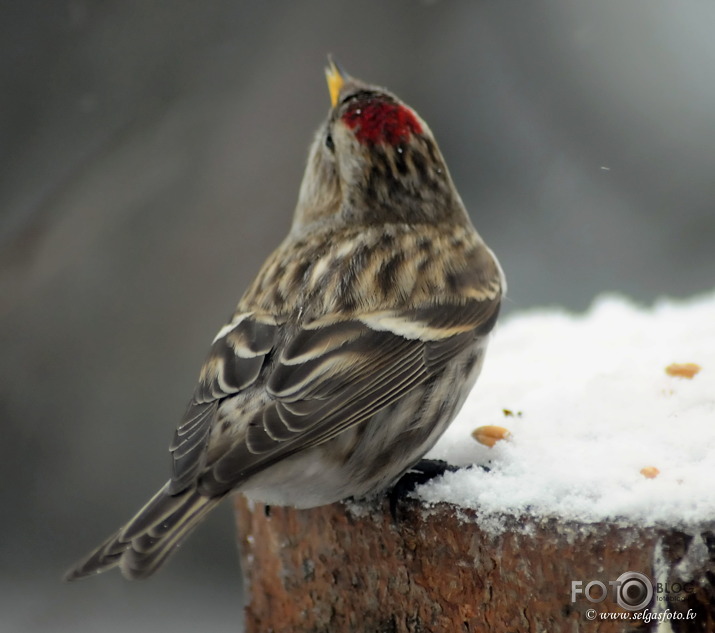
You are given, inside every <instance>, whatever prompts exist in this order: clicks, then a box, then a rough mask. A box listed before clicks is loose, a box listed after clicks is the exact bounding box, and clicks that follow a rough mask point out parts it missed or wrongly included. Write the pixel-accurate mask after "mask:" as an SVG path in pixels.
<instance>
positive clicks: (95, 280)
mask: <svg viewBox="0 0 715 633" xmlns="http://www.w3.org/2000/svg"><path fill="white" fill-rule="evenodd" d="M714 26H715V4H714V3H712V2H711V1H710V0H703V1H702V2H696V1H694V0H688V1H683V2H677V3H676V2H672V0H663V1H659V0H631V1H629V2H623V1H622V0H598V2H594V1H593V0H584V1H581V2H579V1H576V0H552V1H549V2H539V1H535V0H524V1H519V2H509V1H506V0H505V1H503V2H476V1H470V2H467V1H464V2H457V1H451V0H441V1H439V2H417V1H416V0H401V1H387V2H385V1H379V2H378V1H372V2H347V1H344V0H339V1H334V2H309V3H297V2H289V1H282V2H278V1H276V2H263V3H260V2H241V1H238V0H204V1H202V2H198V1H188V0H164V1H161V0H157V1H155V2H141V1H139V0H122V1H116V0H104V1H102V2H100V1H98V0H97V1H94V0H91V1H90V0H87V1H82V0H75V1H70V2H68V1H60V0H29V1H14V2H13V1H10V0H2V1H1V2H0V73H1V75H0V88H1V90H0V349H1V350H2V352H1V354H0V415H1V416H2V418H1V419H2V429H3V433H2V438H1V441H0V476H1V480H0V481H1V482H2V483H1V484H0V485H1V486H2V488H1V490H2V522H1V525H2V532H1V533H0V557H1V558H0V628H2V630H3V631H33V632H34V631H80V632H83V631H98V630H101V631H103V632H113V631H117V632H120V631H121V632H124V631H137V630H140V631H141V630H147V631H148V630H151V631H152V632H154V633H160V632H162V631H169V630H172V631H193V630H196V629H197V627H199V626H201V627H202V629H203V630H210V631H212V632H229V631H238V630H240V621H241V610H240V607H241V581H240V573H239V568H238V562H237V554H236V550H235V535H234V531H233V526H232V519H231V510H230V507H229V504H226V505H225V507H223V508H222V509H221V511H219V512H216V513H215V515H214V516H212V517H211V518H210V520H209V521H208V522H207V524H206V525H205V526H204V527H203V528H202V529H201V530H199V531H198V532H197V533H196V534H195V536H194V537H193V538H192V539H191V540H190V541H189V542H188V543H187V544H186V545H185V547H183V549H182V551H181V552H180V553H179V554H178V555H177V556H176V557H175V558H174V559H173V560H172V562H171V564H170V565H169V566H168V567H167V568H166V569H165V570H162V572H161V573H160V574H159V575H158V576H156V577H155V578H153V579H151V580H150V581H147V582H145V583H133V584H130V583H127V582H124V581H123V580H121V578H119V576H118V574H117V573H113V574H108V575H105V576H102V577H98V578H94V579H91V580H87V581H85V582H82V583H81V584H72V585H64V584H62V583H60V581H59V578H60V575H61V573H62V571H63V570H64V568H65V567H67V566H68V565H69V564H70V563H71V562H73V560H74V559H75V558H77V557H78V556H80V555H81V554H83V553H85V551H86V550H88V549H89V548H91V547H93V546H94V545H96V544H97V543H98V541H99V540H100V539H102V538H104V537H105V536H107V535H108V534H109V533H110V532H112V531H113V530H114V529H115V528H116V527H118V526H119V524H120V522H122V521H124V520H126V519H127V518H128V517H129V516H130V514H131V513H132V512H133V511H134V510H136V509H137V508H138V507H139V506H140V505H141V504H142V503H143V502H144V501H145V499H146V498H147V497H148V496H149V495H150V494H151V493H153V491H154V489H155V488H156V487H158V486H159V485H160V484H161V483H162V482H163V481H164V480H165V478H166V476H167V473H168V464H169V458H168V455H167V452H166V450H167V448H166V447H167V445H168V442H169V440H170V437H171V433H172V430H173V426H174V424H175V423H176V422H177V421H178V418H179V416H180V415H181V413H182V411H183V408H184V405H185V403H186V401H187V399H188V397H189V396H190V394H191V392H192V390H193V386H194V380H195V379H196V377H197V374H198V369H199V366H200V363H201V361H202V360H203V356H204V354H205V352H206V350H207V348H208V345H209V343H210V341H211V340H212V338H213V336H214V334H215V332H216V331H217V329H218V328H219V327H220V326H221V325H222V323H223V321H224V319H225V318H226V317H227V316H228V315H229V314H230V312H231V311H232V309H233V307H234V305H235V303H236V301H237V299H238V298H239V296H240V294H241V293H242V291H243V289H244V288H245V286H246V285H247V284H248V282H249V281H250V279H251V278H252V276H253V275H254V274H255V273H256V271H257V269H258V267H259V265H260V263H261V262H262V260H263V259H264V257H265V256H266V255H267V254H268V252H269V251H270V250H271V249H272V248H273V247H274V246H276V245H277V244H278V242H279V241H280V240H281V239H282V237H283V235H284V233H285V232H286V230H287V227H288V224H289V222H290V217H291V213H292V209H293V205H294V201H295V198H296V194H297V190H298V186H299V183H300V179H301V175H302V171H303V162H304V158H305V155H306V149H307V146H308V143H309V141H310V139H311V136H312V133H313V130H314V129H315V128H316V126H317V125H318V123H319V122H320V120H321V119H322V118H323V116H324V115H325V113H326V112H327V109H328V106H329V101H328V94H327V90H326V87H325V80H324V77H323V67H324V64H325V56H326V53H328V52H333V53H334V54H335V55H336V56H337V58H338V59H339V60H340V61H341V62H342V63H343V64H344V65H345V67H346V68H347V69H348V70H349V71H350V72H351V73H352V74H354V75H355V76H358V77H361V78H363V79H366V80H369V81H371V82H375V83H379V84H382V85H386V86H388V87H389V88H391V89H392V90H393V91H395V92H396V93H397V94H399V95H400V96H401V97H403V98H404V99H405V100H406V101H407V102H408V103H409V104H411V105H412V106H414V107H415V108H416V109H417V110H418V111H419V112H420V113H421V114H422V116H423V117H424V118H425V119H426V120H427V121H428V122H429V124H430V126H431V127H432V129H433V130H434V132H435V134H436V136H437V139H438V141H439V142H440V144H441V147H442V150H443V153H444V154H445V156H446V158H447V162H448V164H449V166H450V168H451V170H452V173H453V176H454V179H455V181H456V183H457V186H458V188H459V190H460V192H461V194H462V197H463V198H464V200H465V202H466V204H467V207H468V208H469V210H470V212H471V214H472V217H473V219H474V222H475V225H476V226H477V228H478V230H479V231H480V232H481V233H482V235H483V236H484V237H485V239H486V240H487V241H488V243H489V244H490V245H491V246H492V248H493V249H494V250H495V251H496V253H497V254H498V255H499V257H500V259H501V261H502V263H503V265H504V268H505V270H506V272H507V275H508V278H509V284H510V301H509V304H508V306H507V310H508V311H515V310H522V309H527V308H529V307H532V306H537V305H559V306H565V307H567V308H570V309H574V310H583V309H585V308H586V307H587V306H588V305H589V303H590V301H591V300H592V298H593V297H594V296H595V295H597V294H598V293H600V292H602V291H620V292H623V293H626V294H628V295H630V296H632V297H633V298H635V299H636V300H638V301H640V302H644V303H649V302H652V301H653V300H655V299H656V298H657V297H660V296H662V295H670V296H675V297H686V296H689V295H691V294H693V293H697V292H702V291H705V290H708V289H711V288H713V286H715V248H714V247H713V242H714V238H715V213H714V209H713V201H714V200H715V177H714V173H715V169H714V168H715V158H714V156H715V80H714V79H715V63H714V62H715V39H713V37H712V33H713V27H714Z"/></svg>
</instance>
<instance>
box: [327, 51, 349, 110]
mask: <svg viewBox="0 0 715 633" xmlns="http://www.w3.org/2000/svg"><path fill="white" fill-rule="evenodd" d="M347 76H348V75H347V73H346V72H345V71H344V70H342V69H341V68H340V66H339V65H338V64H337V63H336V62H335V60H334V59H333V58H332V56H331V55H328V65H327V66H326V67H325V78H326V79H327V80H328V91H329V92H330V103H331V104H332V106H333V107H335V106H336V105H337V103H338V97H339V96H340V90H341V88H342V87H343V84H344V83H345V79H346V78H347Z"/></svg>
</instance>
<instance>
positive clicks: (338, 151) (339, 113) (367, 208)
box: [294, 59, 466, 227]
mask: <svg viewBox="0 0 715 633" xmlns="http://www.w3.org/2000/svg"><path fill="white" fill-rule="evenodd" d="M329 61H330V63H329V65H328V67H327V68H326V77H327V80H328V89H329V91H330V98H331V104H332V107H331V109H330V112H329V113H328V117H327V119H326V121H325V122H324V123H323V124H322V125H321V127H320V129H319V130H318V132H317V134H316V137H315V140H314V142H313V145H312V147H311V150H310V154H309V158H308V165H307V168H306V171H305V175H304V177H303V183H302V185H301V190H300V195H299V200H298V207H297V209H296V216H295V221H294V227H295V226H298V227H303V226H306V225H307V224H310V223H312V222H314V221H317V220H321V219H323V218H326V217H334V218H336V219H339V220H344V221H346V222H350V223H358V224H360V223H364V224H370V225H375V224H379V223H395V222H400V223H403V222H404V223H408V224H419V223H422V222H429V223H435V222H440V221H450V220H460V221H464V220H465V219H466V213H465V211H464V207H463V205H462V202H461V200H460V199H459V195H458V194H457V192H456V190H455V188H454V185H453V183H452V180H451V178H450V175H449V171H448V170H447V166H446V164H445V162H444V158H443V157H442V154H441V152H440V151H439V148H438V147H437V143H436V142H435V140H434V137H433V136H432V132H431V131H430V129H429V127H428V126H427V124H426V123H425V122H424V121H423V120H422V119H421V118H420V116H419V115H418V114H417V113H416V112H415V111H414V110H413V109H412V108H410V107H409V106H408V105H406V104H405V103H403V102H402V101H400V99H398V98H397V97H396V96H395V95H393V94H392V93H391V92H389V91H387V90H385V89H384V88H379V87H377V86H373V85H369V84H366V83H364V82H362V81H360V80H358V79H354V78H353V77H351V76H350V75H348V74H347V73H346V72H345V71H344V70H342V69H341V68H340V67H339V66H338V65H337V64H336V63H335V62H334V61H333V60H332V59H330V60H329Z"/></svg>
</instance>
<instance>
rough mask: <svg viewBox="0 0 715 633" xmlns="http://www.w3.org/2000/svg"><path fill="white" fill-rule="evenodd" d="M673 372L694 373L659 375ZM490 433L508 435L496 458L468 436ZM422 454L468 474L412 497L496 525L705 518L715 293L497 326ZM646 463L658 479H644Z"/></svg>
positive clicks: (608, 302)
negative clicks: (443, 426)
mask: <svg viewBox="0 0 715 633" xmlns="http://www.w3.org/2000/svg"><path fill="white" fill-rule="evenodd" d="M674 362H677V363H697V364H698V365H700V366H701V367H702V370H701V371H700V372H699V373H698V374H697V375H695V376H694V377H693V378H692V379H687V378H680V377H674V376H670V375H667V374H666V372H665V368H666V367H667V366H668V365H670V364H671V363H674ZM505 410H506V411H505ZM492 424H493V425H500V426H504V427H506V428H508V429H509V431H511V433H512V436H511V438H510V439H509V440H508V441H500V442H497V444H496V445H495V446H494V447H493V448H487V447H486V446H482V445H480V444H479V443H477V442H476V441H474V440H473V439H472V437H471V432H472V431H473V430H474V429H475V428H477V427H479V426H482V425H492ZM428 456H429V457H431V458H437V459H445V460H447V461H449V462H450V463H453V464H459V465H470V464H472V465H474V466H473V467H472V468H469V469H465V470H460V471H459V472H456V473H447V474H446V475H445V476H444V477H442V478H439V479H437V480H435V481H433V482H430V483H429V484H427V485H425V486H422V487H421V488H420V489H419V491H418V494H419V496H420V498H422V499H423V500H424V501H426V502H428V503H437V502H441V501H446V502H449V503H452V504H455V505H457V506H461V507H465V508H470V509H473V510H476V511H477V514H478V516H480V517H481V519H482V520H486V518H487V517H489V516H491V517H492V519H490V522H492V523H493V522H494V521H495V519H494V516H495V515H507V516H508V515H512V516H516V517H521V516H532V517H540V518H543V517H558V518H560V519H562V520H573V521H579V522H585V523H589V522H600V521H626V522H627V523H636V524H639V525H643V526H650V525H656V524H666V525H670V526H678V525H692V524H697V523H699V522H702V521H705V520H712V518H713V517H715V475H713V468H714V466H715V293H712V294H708V295H705V296H701V297H698V298H694V299H691V300H688V301H682V302H676V301H661V302H659V303H657V304H656V305H655V306H653V307H652V308H647V309H646V308H642V307H638V306H636V305H634V304H633V303H631V302H630V301H628V300H626V299H624V298H622V297H616V296H604V297H601V298H599V299H597V300H596V301H595V303H594V305H593V306H592V308H591V309H590V311H589V312H588V313H586V314H583V315H574V314H568V313H566V312H564V311H560V310H534V311H530V312H527V313H524V314H521V315H516V316H513V317H512V318H510V319H507V320H506V321H505V322H504V323H503V324H501V325H500V327H499V328H498V331H497V332H496V334H495V336H494V339H493V340H492V342H491V344H490V348H489V351H488V352H487V359H486V363H485V367H484V370H483V372H482V376H481V377H480V379H479V380H478V381H477V385H476V387H475V389H474V390H473V391H472V393H471V394H470V396H469V397H468V399H467V402H466V403H465V405H464V408H463V409H462V411H461V413H460V414H459V416H458V417H457V419H456V420H455V421H454V423H453V424H452V425H451V427H450V428H449V429H448V431H447V432H446V433H445V435H444V436H443V437H442V439H441V440H440V442H439V443H438V444H437V446H436V447H435V448H434V449H433V450H432V451H431V452H430V454H429V455H428ZM646 466H655V467H656V468H657V469H658V470H659V471H660V473H659V474H658V475H657V476H656V477H655V478H653V479H647V478H646V477H644V476H643V475H642V474H641V473H640V470H641V469H642V468H644V467H646ZM496 523H499V521H498V520H497V521H496ZM493 527H496V525H494V526H493Z"/></svg>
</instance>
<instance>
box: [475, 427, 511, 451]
mask: <svg viewBox="0 0 715 633" xmlns="http://www.w3.org/2000/svg"><path fill="white" fill-rule="evenodd" d="M472 437H473V438H474V439H475V440H477V442H479V443H480V444H484V446H489V447H491V446H494V444H496V443H497V442H498V441H500V440H507V439H509V438H510V437H511V432H510V431H509V429H505V428H504V427H503V426H493V425H488V426H480V427H479V428H477V429H474V430H473V431H472Z"/></svg>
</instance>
